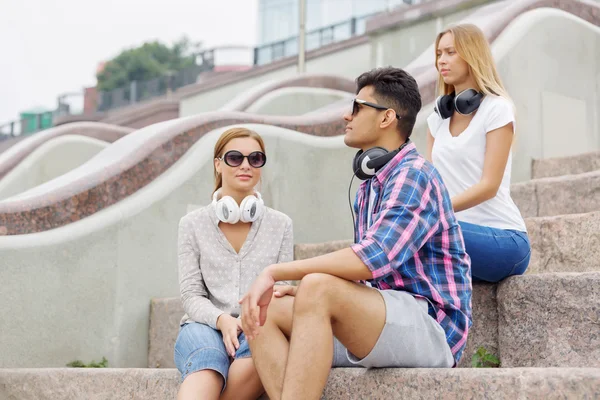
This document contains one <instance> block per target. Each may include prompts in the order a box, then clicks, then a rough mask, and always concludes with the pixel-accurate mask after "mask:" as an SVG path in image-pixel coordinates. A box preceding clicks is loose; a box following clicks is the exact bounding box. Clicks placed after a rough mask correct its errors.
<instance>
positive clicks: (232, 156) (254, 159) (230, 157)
mask: <svg viewBox="0 0 600 400" xmlns="http://www.w3.org/2000/svg"><path fill="white" fill-rule="evenodd" d="M244 158H247V159H248V164H250V166H251V167H253V168H261V167H263V166H264V165H265V164H266V162H267V156H266V155H265V153H263V152H262V151H253V152H252V153H250V154H248V155H247V156H245V155H243V154H242V153H240V152H239V151H237V150H229V151H228V152H227V153H225V154H223V157H221V158H219V160H221V161H225V164H227V165H229V166H230V167H239V166H240V165H242V163H243V162H244Z"/></svg>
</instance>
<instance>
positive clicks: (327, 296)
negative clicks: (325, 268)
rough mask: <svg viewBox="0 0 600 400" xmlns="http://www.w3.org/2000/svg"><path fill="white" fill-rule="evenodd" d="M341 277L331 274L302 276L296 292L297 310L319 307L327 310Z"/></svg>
mask: <svg viewBox="0 0 600 400" xmlns="http://www.w3.org/2000/svg"><path fill="white" fill-rule="evenodd" d="M339 283H340V278H337V277H335V276H333V275H329V274H321V273H317V274H309V275H306V276H305V277H304V278H302V281H300V287H299V288H298V292H297V293H296V304H295V308H294V309H295V310H300V309H304V308H315V307H318V308H319V309H321V310H326V309H327V308H328V306H329V304H330V300H331V298H332V295H333V294H334V292H335V288H336V286H337V285H338V284H339Z"/></svg>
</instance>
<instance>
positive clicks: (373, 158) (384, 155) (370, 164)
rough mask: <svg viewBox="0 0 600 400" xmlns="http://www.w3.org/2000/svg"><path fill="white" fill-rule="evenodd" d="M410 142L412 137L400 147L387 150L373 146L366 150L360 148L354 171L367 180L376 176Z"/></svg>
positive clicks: (353, 167)
mask: <svg viewBox="0 0 600 400" xmlns="http://www.w3.org/2000/svg"><path fill="white" fill-rule="evenodd" d="M409 143H410V139H406V142H404V143H403V144H402V146H400V148H398V149H396V150H393V151H387V149H384V148H383V147H379V146H377V147H371V148H370V149H367V150H365V151H362V150H359V151H358V152H357V153H356V155H355V156H354V159H353V160H352V171H354V175H356V177H357V178H358V179H361V180H363V181H364V180H367V179H370V178H372V177H373V176H375V174H376V173H377V171H379V170H380V169H381V168H383V166H384V165H385V164H387V163H388V162H389V161H390V160H391V159H392V158H394V157H395V156H396V154H398V153H399V152H401V151H402V149H403V148H404V147H406V146H407V145H408V144H409Z"/></svg>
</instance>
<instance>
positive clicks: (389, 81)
mask: <svg viewBox="0 0 600 400" xmlns="http://www.w3.org/2000/svg"><path fill="white" fill-rule="evenodd" d="M356 86H357V88H356V93H358V92H360V90H361V89H362V88H364V87H365V86H372V87H373V97H375V99H376V100H377V104H380V105H382V106H385V107H390V108H392V109H394V111H396V113H397V114H398V115H400V116H401V117H402V118H400V119H399V120H398V130H399V131H400V133H401V134H403V135H405V136H406V137H410V135H411V134H412V130H413V127H414V126H415V121H416V120H417V114H418V113H419V111H420V110H421V93H419V85H417V81H416V80H415V78H413V77H412V75H410V74H409V73H408V72H406V71H404V70H402V69H400V68H393V67H385V68H375V69H372V70H371V71H368V72H365V73H363V74H362V75H360V76H359V77H358V78H356Z"/></svg>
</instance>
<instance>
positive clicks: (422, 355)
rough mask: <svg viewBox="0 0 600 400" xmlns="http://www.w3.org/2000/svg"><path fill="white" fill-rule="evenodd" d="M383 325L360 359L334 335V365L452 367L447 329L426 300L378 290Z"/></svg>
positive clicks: (401, 292) (402, 292)
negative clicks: (439, 321) (429, 311)
mask: <svg viewBox="0 0 600 400" xmlns="http://www.w3.org/2000/svg"><path fill="white" fill-rule="evenodd" d="M377 290H378V291H379V293H380V294H381V296H382V297H383V300H384V302H385V325H384V326H383V330H382V331H381V334H380V335H379V338H378V339H377V342H376V343H375V346H374V347H373V349H371V352H370V353H369V354H367V355H366V356H365V357H364V358H362V359H359V358H358V357H356V356H355V355H354V354H352V353H351V352H350V351H349V350H348V349H346V348H345V347H344V345H342V343H341V342H339V341H338V340H337V339H336V338H334V343H333V364H332V366H333V367H363V368H386V367H388V368H451V367H453V366H454V365H455V362H454V356H453V355H452V351H450V346H449V345H448V342H447V341H446V333H445V332H444V329H443V328H442V326H441V325H440V324H438V323H437V321H436V320H435V319H433V318H432V317H431V316H430V315H429V313H428V308H429V303H428V301H427V300H426V299H424V298H420V297H419V298H417V297H414V296H413V295H411V294H410V293H407V292H404V291H401V290H379V289H377Z"/></svg>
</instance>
